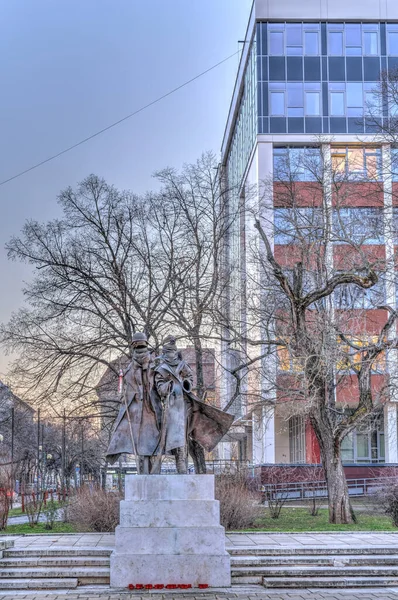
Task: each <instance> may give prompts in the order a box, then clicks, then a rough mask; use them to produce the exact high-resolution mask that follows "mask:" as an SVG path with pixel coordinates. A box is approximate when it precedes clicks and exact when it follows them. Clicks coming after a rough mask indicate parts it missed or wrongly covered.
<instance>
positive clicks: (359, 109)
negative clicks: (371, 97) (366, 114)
mask: <svg viewBox="0 0 398 600" xmlns="http://www.w3.org/2000/svg"><path fill="white" fill-rule="evenodd" d="M362 114H363V89H362V83H347V116H349V117H356V116H361V115H362Z"/></svg>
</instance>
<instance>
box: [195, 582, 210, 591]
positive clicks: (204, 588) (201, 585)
mask: <svg viewBox="0 0 398 600" xmlns="http://www.w3.org/2000/svg"><path fill="white" fill-rule="evenodd" d="M208 587H209V584H208V583H199V585H198V588H199V589H200V590H206V589H207V588H208Z"/></svg>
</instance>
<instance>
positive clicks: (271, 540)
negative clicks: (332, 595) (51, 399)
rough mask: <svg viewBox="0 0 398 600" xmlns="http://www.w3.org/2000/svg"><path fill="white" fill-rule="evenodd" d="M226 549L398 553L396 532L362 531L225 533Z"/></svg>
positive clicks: (101, 543)
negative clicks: (390, 549)
mask: <svg viewBox="0 0 398 600" xmlns="http://www.w3.org/2000/svg"><path fill="white" fill-rule="evenodd" d="M8 538H9V539H13V540H14V542H15V547H16V548H21V547H29V548H31V547H32V546H34V547H36V546H37V547H42V548H43V547H46V548H47V547H48V548H52V547H60V546H61V547H62V546H66V547H73V546H82V547H85V548H90V547H91V548H93V547H99V548H112V547H113V546H114V545H115V535H114V534H113V533H63V534H51V533H48V534H42V535H34V534H33V535H31V534H27V535H14V536H7V535H3V536H0V540H1V539H8ZM225 539H226V546H227V548H242V547H243V548H250V547H253V546H261V547H270V548H273V547H274V548H281V547H282V548H300V547H302V548H303V547H305V546H311V547H322V548H325V547H326V548H331V547H333V548H341V549H342V550H343V549H344V548H350V547H351V548H352V547H355V548H360V547H367V548H369V547H370V546H375V547H376V546H381V545H383V546H396V548H397V554H398V532H397V533H395V532H386V533H383V532H369V533H366V532H361V531H356V532H353V533H342V532H338V533H329V532H325V531H323V532H319V533H275V532H272V533H265V532H250V533H228V534H226V536H225Z"/></svg>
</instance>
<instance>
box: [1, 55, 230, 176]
mask: <svg viewBox="0 0 398 600" xmlns="http://www.w3.org/2000/svg"><path fill="white" fill-rule="evenodd" d="M239 52H240V50H238V51H237V52H234V53H233V54H231V55H230V56H227V58H224V59H223V60H220V62H218V63H216V64H215V65H213V66H212V67H209V68H208V69H206V70H205V71H202V73H199V75H195V77H192V78H191V79H188V81H185V82H184V83H182V84H181V85H179V86H177V87H175V88H174V89H172V90H170V91H169V92H166V93H165V94H163V96H159V98H156V100H152V102H149V103H148V104H145V106H141V108H138V109H137V110H135V111H134V112H132V113H130V114H129V115H126V116H125V117H122V118H121V119H119V120H118V121H115V122H114V123H112V124H111V125H108V126H107V127H104V128H103V129H100V130H99V131H97V132H96V133H93V134H92V135H89V136H88V137H86V138H84V139H83V140H80V142H76V144H73V145H72V146H69V147H68V148H65V149H64V150H61V151H60V152H57V154H53V155H52V156H49V157H48V158H46V159H45V160H42V161H40V162H38V163H36V164H35V165H33V166H31V167H29V168H28V169H25V170H24V171H21V172H20V173H16V174H15V175H13V176H12V177H9V178H8V179H5V180H4V181H1V182H0V186H1V185H4V184H6V183H9V182H10V181H13V180H14V179H18V177H22V175H25V174H26V173H29V172H30V171H33V170H34V169H38V168H39V167H41V166H42V165H45V164H46V163H49V162H50V161H52V160H54V159H56V158H58V157H59V156H62V155H63V154H66V153H67V152H70V151H71V150H74V149H75V148H77V147H78V146H82V145H83V144H85V143H86V142H89V141H90V140H92V139H93V138H95V137H98V136H99V135H101V134H102V133H105V131H108V130H109V129H112V128H113V127H116V125H120V123H123V122H124V121H127V119H131V117H134V116H135V115H138V114H139V113H141V112H143V111H144V110H146V109H147V108H149V107H151V106H153V105H154V104H157V103H158V102H161V101H162V100H164V99H165V98H167V97H168V96H171V95H172V94H174V93H175V92H178V90H181V89H182V88H184V87H185V86H187V85H189V84H190V83H192V82H193V81H196V80H197V79H199V78H200V77H203V75H206V74H207V73H209V72H210V71H213V70H214V69H216V68H217V67H219V66H220V65H222V64H223V63H225V62H227V61H228V60H230V59H231V58H233V57H234V56H236V55H237V54H239Z"/></svg>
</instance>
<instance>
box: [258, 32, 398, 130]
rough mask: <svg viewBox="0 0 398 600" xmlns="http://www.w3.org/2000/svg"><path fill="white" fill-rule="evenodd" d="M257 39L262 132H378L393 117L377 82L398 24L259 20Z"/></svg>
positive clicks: (396, 61) (396, 62)
mask: <svg viewBox="0 0 398 600" xmlns="http://www.w3.org/2000/svg"><path fill="white" fill-rule="evenodd" d="M256 39H257V79H258V133H309V134H322V133H374V132H375V127H376V126H375V118H376V119H378V118H380V119H381V120H382V119H386V118H387V117H388V108H387V107H384V109H382V106H381V104H382V103H381V102H380V100H379V94H378V93H377V85H378V81H379V79H380V73H381V72H382V71H384V70H387V69H394V68H396V67H397V66H398V25H396V24H390V23H258V24H257V33H256ZM370 115H372V117H371V118H370Z"/></svg>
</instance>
